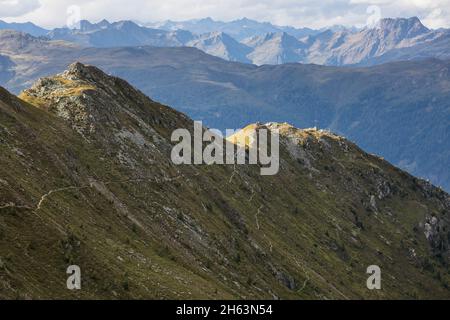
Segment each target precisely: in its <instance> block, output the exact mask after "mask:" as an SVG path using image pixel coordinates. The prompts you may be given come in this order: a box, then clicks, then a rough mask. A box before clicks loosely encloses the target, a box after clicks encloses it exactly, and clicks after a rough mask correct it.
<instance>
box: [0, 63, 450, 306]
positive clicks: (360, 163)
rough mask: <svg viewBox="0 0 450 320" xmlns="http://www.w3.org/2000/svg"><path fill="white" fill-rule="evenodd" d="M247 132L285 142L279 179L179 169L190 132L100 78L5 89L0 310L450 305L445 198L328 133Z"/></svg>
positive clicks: (181, 120)
mask: <svg viewBox="0 0 450 320" xmlns="http://www.w3.org/2000/svg"><path fill="white" fill-rule="evenodd" d="M254 127H255V128H257V129H259V128H268V129H270V130H272V131H273V130H275V129H278V130H279V131H280V136H281V142H282V143H281V149H280V152H281V168H280V172H279V174H278V175H275V176H260V174H259V166H255V165H252V166H246V165H237V166H232V165H231V166H226V165H211V166H203V165H200V166H191V165H182V166H175V165H173V164H172V162H171V160H170V151H171V148H172V143H171V142H170V135H171V133H172V131H173V130H174V129H176V128H188V129H190V130H191V129H192V122H191V120H189V119H188V118H187V117H186V116H184V115H183V114H180V113H178V112H176V111H174V110H173V109H170V108H168V107H166V106H163V105H160V104H158V103H155V102H153V101H152V100H150V99H148V98H147V97H146V96H144V95H143V94H142V93H141V92H139V91H137V90H135V89H133V87H131V86H130V85H129V84H128V83H127V82H125V81H124V80H121V79H118V78H114V77H110V76H107V75H106V74H104V73H103V72H102V71H100V70H99V69H97V68H95V67H90V66H85V65H83V64H80V63H77V64H73V65H71V66H70V68H69V69H68V70H67V71H65V72H64V73H62V74H58V75H56V76H53V77H51V78H45V79H41V80H39V81H38V82H37V83H36V84H35V85H34V86H33V87H32V88H31V89H29V90H26V91H24V92H23V93H22V94H21V95H20V98H16V97H14V96H12V95H10V94H9V93H8V92H7V91H5V90H3V89H1V91H0V148H1V152H0V298H34V299H42V298H107V299H114V298H266V299H272V298H283V299H298V298H302V299H305V298H306V299H351V298H368V299H378V298H449V297H450V291H449V285H450V275H449V274H448V262H449V251H448V248H449V247H448V237H449V231H448V227H449V225H448V224H449V219H450V211H449V205H450V204H449V196H448V194H446V193H444V192H443V191H441V190H439V189H437V188H435V187H433V186H431V185H429V184H427V183H425V182H423V181H421V180H418V179H416V178H414V177H412V176H410V175H408V174H406V173H404V172H402V171H400V170H398V169H396V168H394V167H392V166H391V165H390V164H389V163H387V162H386V161H384V160H382V159H380V158H378V157H375V156H372V155H369V154H367V153H365V152H363V151H362V150H361V149H359V148H358V147H357V146H356V145H354V144H353V143H351V142H349V141H347V140H345V139H343V138H341V137H339V136H336V135H334V134H332V133H329V132H326V131H318V130H315V129H307V130H300V129H296V128H294V127H292V126H290V125H287V124H276V123H268V124H266V125H260V124H257V125H254ZM72 264H76V265H79V266H80V267H81V270H82V290H80V291H76V292H72V291H69V290H67V289H66V287H65V285H66V279H67V274H66V268H67V267H68V266H69V265H72ZM374 264H375V265H379V266H380V267H381V269H382V279H383V282H382V285H383V289H382V290H380V291H370V290H368V289H367V288H366V279H367V276H368V275H367V274H366V268H367V267H368V266H369V265H374Z"/></svg>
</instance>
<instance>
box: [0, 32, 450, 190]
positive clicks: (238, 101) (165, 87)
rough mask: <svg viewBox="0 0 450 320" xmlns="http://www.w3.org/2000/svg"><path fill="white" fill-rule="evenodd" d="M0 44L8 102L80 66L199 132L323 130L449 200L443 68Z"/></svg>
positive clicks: (432, 63) (439, 64) (433, 63)
mask: <svg viewBox="0 0 450 320" xmlns="http://www.w3.org/2000/svg"><path fill="white" fill-rule="evenodd" d="M1 34H2V32H0V39H2V40H0V41H1V43H2V46H1V48H0V54H2V55H4V56H5V57H6V58H7V59H8V60H9V61H10V64H8V65H10V67H8V68H7V71H6V72H5V73H2V74H4V79H5V80H7V82H5V83H3V85H4V86H6V87H8V89H10V90H11V91H13V92H15V93H18V92H20V90H22V89H25V88H26V87H29V86H31V84H32V82H34V81H35V80H36V79H37V78H39V77H42V76H46V75H49V74H54V73H59V72H61V71H63V70H64V69H65V68H66V66H67V65H68V64H69V63H70V62H72V61H76V60H81V61H82V62H84V63H88V64H94V65H98V66H99V67H101V68H103V69H104V70H106V71H107V72H109V73H111V74H114V75H116V76H120V77H122V78H125V79H127V80H128V81H129V82H130V83H132V84H133V85H134V86H135V87H138V88H139V89H140V90H142V91H143V92H144V93H145V94H147V95H150V96H152V97H154V98H155V99H156V100H158V101H161V102H163V103H165V104H168V105H171V106H173V107H175V108H177V109H178V110H180V111H182V112H185V113H187V114H188V115H189V116H190V117H192V118H194V119H196V120H203V121H204V123H205V125H207V126H210V127H214V128H218V129H225V128H230V127H231V128H235V127H242V126H244V125H246V124H248V123H253V122H257V121H260V122H270V121H278V122H284V121H289V122H291V123H293V124H294V125H295V126H297V127H313V126H317V127H320V128H330V129H332V130H333V131H335V132H338V133H339V134H341V135H344V136H346V137H348V138H349V139H351V140H353V141H355V142H357V143H358V144H359V145H361V146H362V147H363V148H365V149H366V150H368V151H370V152H373V153H376V154H380V155H382V156H384V157H385V158H386V159H388V160H389V161H390V162H392V163H393V164H395V165H397V166H400V167H402V168H403V169H407V170H408V171H409V172H411V173H413V174H414V175H416V176H420V177H423V178H428V179H430V180H431V181H433V183H434V184H436V185H441V186H443V187H444V188H445V189H447V190H449V182H448V181H449V177H448V170H447V167H448V165H447V164H448V163H449V155H448V152H447V150H449V148H448V147H447V143H448V139H444V137H445V136H446V123H445V119H447V118H448V97H447V95H448V94H449V85H448V83H449V80H448V77H449V75H450V73H449V71H448V70H449V66H448V61H440V60H436V59H435V60H433V59H431V60H425V61H420V62H414V61H411V62H393V63H388V64H385V65H380V66H374V67H370V68H337V67H325V66H317V65H300V64H285V65H281V66H261V67H257V66H254V65H250V64H241V63H233V62H227V61H224V60H222V59H219V58H216V57H213V56H209V55H207V54H205V53H203V52H201V51H200V50H197V49H195V48H151V47H139V48H109V49H106V48H103V49H97V48H87V49H80V48H75V49H74V48H73V47H71V46H69V45H67V44H62V43H55V42H42V40H41V41H40V42H38V46H37V47H36V48H34V49H33V45H34V43H35V42H34V41H31V42H30V45H29V46H28V48H29V49H27V50H28V51H27V52H28V54H27V57H26V59H23V50H22V51H21V50H18V49H17V48H18V46H17V43H18V41H16V40H15V39H14V38H10V37H9V36H8V37H3V38H2V37H1ZM8 48H9V49H8ZM411 92H415V95H411V94H410V93H411ZM243 110H245V111H244V112H243ZM412 115H415V116H414V117H413V116H412ZM431 124H433V125H431ZM412 137H414V138H412ZM425 150H426V151H425Z"/></svg>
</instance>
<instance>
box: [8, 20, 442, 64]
mask: <svg viewBox="0 0 450 320" xmlns="http://www.w3.org/2000/svg"><path fill="white" fill-rule="evenodd" d="M0 29H13V30H17V31H23V32H27V33H30V34H31V35H34V36H44V35H45V36H46V37H48V38H49V39H51V40H64V41H68V42H73V43H77V44H79V45H81V46H84V47H99V48H103V47H124V46H146V45H149V46H156V47H181V46H189V47H196V48H198V49H200V50H202V51H204V52H206V53H208V54H211V55H214V56H217V57H220V58H222V59H225V60H229V61H237V62H243V63H252V64H256V65H264V64H283V63H291V62H298V63H313V64H320V65H329V66H345V65H357V66H370V65H377V64H382V63H386V62H392V61H400V60H420V59H426V58H439V59H448V58H450V50H449V49H450V46H449V45H450V31H449V30H446V29H439V30H430V29H428V28H426V27H425V26H424V25H423V24H422V23H421V22H420V20H419V19H418V18H416V17H413V18H409V19H404V18H398V19H382V20H380V21H379V23H378V24H377V25H376V26H375V27H373V28H364V29H361V30H357V29H355V28H352V29H348V28H344V27H338V26H335V27H332V28H329V29H326V30H312V29H308V28H303V29H298V28H293V27H278V26H274V25H272V24H270V23H260V22H257V21H254V20H250V19H241V20H236V21H231V22H219V21H214V20H212V19H210V18H207V19H201V20H191V21H184V22H173V21H166V22H164V23H153V24H147V25H145V26H144V25H139V24H137V23H135V22H132V21H119V22H114V23H110V22H108V21H106V20H103V21H101V22H99V23H95V24H94V23H90V22H89V21H86V20H83V21H81V22H80V27H79V28H78V29H68V28H57V29H54V30H51V31H47V30H45V29H42V28H39V27H37V26H35V25H32V24H6V23H0Z"/></svg>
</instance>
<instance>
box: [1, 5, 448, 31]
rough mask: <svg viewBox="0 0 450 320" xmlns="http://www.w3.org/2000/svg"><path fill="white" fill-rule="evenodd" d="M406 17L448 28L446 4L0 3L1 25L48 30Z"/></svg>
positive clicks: (332, 22) (328, 23) (317, 23)
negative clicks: (113, 24)
mask: <svg viewBox="0 0 450 320" xmlns="http://www.w3.org/2000/svg"><path fill="white" fill-rule="evenodd" d="M74 5H75V6H76V7H74ZM411 16H418V17H419V18H420V19H421V20H422V22H423V23H424V24H425V25H426V26H428V27H431V28H439V27H450V0H371V1H369V0H334V1H331V0H125V1H124V0H78V1H76V0H0V19H3V20H6V21H8V22H11V21H17V22H25V21H31V22H34V23H36V24H38V25H41V26H44V27H47V28H51V27H60V26H64V25H66V24H67V23H68V22H69V23H73V20H74V19H78V17H79V18H81V19H87V20H90V21H93V22H96V21H100V20H101V19H103V18H106V19H108V20H110V21H117V20H135V21H141V22H155V21H162V20H167V19H171V20H186V19H195V18H205V17H212V18H213V19H216V20H224V21H229V20H234V19H240V18H243V17H247V18H251V19H255V20H259V21H269V22H272V23H274V24H278V25H292V26H296V27H302V26H307V27H313V28H321V27H325V26H331V25H336V24H342V25H346V26H350V25H357V26H363V25H365V24H367V23H371V22H372V21H373V20H374V19H378V18H379V17H382V18H385V17H411Z"/></svg>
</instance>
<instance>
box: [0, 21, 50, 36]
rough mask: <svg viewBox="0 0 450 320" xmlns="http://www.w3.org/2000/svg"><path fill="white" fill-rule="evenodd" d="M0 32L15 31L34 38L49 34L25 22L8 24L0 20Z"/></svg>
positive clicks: (47, 31)
mask: <svg viewBox="0 0 450 320" xmlns="http://www.w3.org/2000/svg"><path fill="white" fill-rule="evenodd" d="M0 30H15V31H20V32H25V33H29V34H31V35H32V36H35V37H41V36H45V35H47V34H48V33H49V30H46V29H44V28H41V27H38V26H37V25H35V24H34V23H31V22H26V23H16V22H12V23H8V22H5V21H2V20H0Z"/></svg>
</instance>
